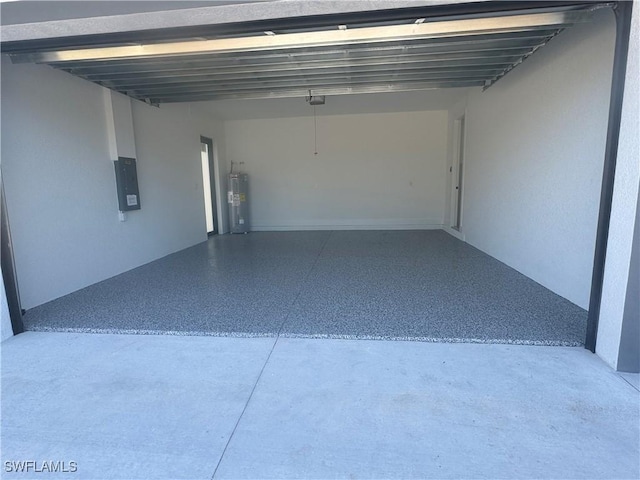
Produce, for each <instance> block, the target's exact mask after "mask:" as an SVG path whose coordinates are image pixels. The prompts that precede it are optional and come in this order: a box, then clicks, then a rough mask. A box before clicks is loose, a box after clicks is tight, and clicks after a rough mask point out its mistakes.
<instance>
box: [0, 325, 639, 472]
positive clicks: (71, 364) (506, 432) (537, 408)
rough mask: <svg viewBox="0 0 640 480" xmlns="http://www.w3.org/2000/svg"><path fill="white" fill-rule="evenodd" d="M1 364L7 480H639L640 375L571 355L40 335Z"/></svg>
mask: <svg viewBox="0 0 640 480" xmlns="http://www.w3.org/2000/svg"><path fill="white" fill-rule="evenodd" d="M1 348H2V436H1V440H2V445H1V446H2V478H7V479H11V478H21V479H22V478H49V477H53V478H83V479H101V478H110V479H156V478H172V479H211V478H380V479H382V478H385V479H386V478H504V479H507V478H563V479H566V478H590V479H591V478H612V479H613V478H615V479H622V478H630V479H631V478H638V477H639V476H640V466H639V458H640V451H639V434H640V429H639V420H640V419H639V395H640V394H639V392H638V390H637V389H636V388H634V386H632V384H631V383H633V382H634V381H636V382H637V376H635V377H634V376H631V377H629V378H628V380H629V381H627V380H625V379H624V378H623V377H622V376H621V375H618V374H617V373H616V372H614V371H613V370H611V369H610V368H609V367H607V366H606V365H605V364H603V363H602V362H601V361H600V360H599V359H598V358H597V357H596V356H595V355H592V354H591V353H589V352H588V351H586V350H584V349H582V348H571V347H534V346H515V345H486V344H482V345H479V344H478V345H476V344H440V343H421V342H402V341H369V340H335V339H332V340H329V339H324V340H322V339H302V338H300V339H298V338H273V337H265V338H228V337H227V338H222V337H196V336H168V335H158V336H155V335H100V334H79V333H43V332H27V333H24V334H22V335H19V336H17V337H13V338H10V339H9V340H7V341H5V342H3V343H2V344H1ZM630 382H631V383H630ZM19 462H22V463H19ZM25 462H28V463H25ZM53 469H57V470H58V472H56V473H48V474H46V473H45V472H46V471H47V470H53ZM16 470H21V471H22V472H20V473H16ZM27 470H28V472H27ZM62 470H65V471H64V472H63V471H62ZM72 470H73V471H72Z"/></svg>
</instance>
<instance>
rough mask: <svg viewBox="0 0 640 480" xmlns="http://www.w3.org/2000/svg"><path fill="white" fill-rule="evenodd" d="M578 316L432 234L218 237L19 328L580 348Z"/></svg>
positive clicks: (516, 276)
mask: <svg viewBox="0 0 640 480" xmlns="http://www.w3.org/2000/svg"><path fill="white" fill-rule="evenodd" d="M586 316H587V314H586V311H584V310H583V309H581V308H579V307H577V306H575V305H574V304H572V303H570V302H569V301H567V300H565V299H563V298H561V297H560V296H558V295H556V294H554V293H552V292H551V291H549V290H547V289H546V288H544V287H542V286H541V285H539V284H537V283H536V282H534V281H532V280H530V279H529V278H527V277H525V276H524V275H521V274H520V273H518V272H516V271H515V270H513V269H511V268H509V267H507V266H506V265H504V264H503V263H501V262H499V261H497V260H495V259H494V258H492V257H490V256H488V255H486V254H484V253H482V252H480V251H479V250H477V249H475V248H473V247H471V246H470V245H468V244H466V243H464V242H461V241H459V240H457V239H455V238H453V237H452V236H450V235H448V234H447V233H445V232H442V231H437V230H436V231H332V232H327V231H320V232H253V233H250V234H248V235H233V236H231V235H223V236H216V237H212V238H211V239H210V240H209V241H208V242H205V243H202V244H199V245H196V246H195V247H192V248H189V249H186V250H183V251H181V252H178V253H175V254H173V255H170V256H168V257H165V258H162V259H160V260H157V261H155V262H152V263H149V264H147V265H144V266H142V267H139V268H137V269H134V270H132V271H129V272H126V273H124V274H122V275H118V276H117V277H114V278H111V279H108V280H106V281H103V282H100V283H98V284H96V285H92V286H90V287H88V288H85V289H82V290H80V291H78V292H75V293H72V294H70V295H67V296H65V297H62V298H60V299H57V300H54V301H52V302H49V303H47V304H44V305H42V306H39V307H36V308H33V309H31V310H29V311H28V312H27V314H26V315H25V317H24V321H25V325H26V328H27V329H28V330H34V331H77V332H102V333H110V332H128V333H168V332H169V333H174V334H186V335H223V336H225V335H226V336H256V337H259V336H276V335H278V333H280V334H281V335H282V336H288V337H319V338H347V339H355V338H358V339H404V340H423V341H445V342H458V341H465V342H480V343H525V344H535V345H565V346H575V345H581V344H582V343H583V341H584V335H585V331H586Z"/></svg>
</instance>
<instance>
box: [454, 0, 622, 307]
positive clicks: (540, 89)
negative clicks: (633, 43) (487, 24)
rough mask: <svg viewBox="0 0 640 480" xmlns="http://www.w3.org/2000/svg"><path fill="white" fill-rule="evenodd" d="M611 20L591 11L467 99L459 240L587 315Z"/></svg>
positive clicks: (608, 15)
mask: <svg viewBox="0 0 640 480" xmlns="http://www.w3.org/2000/svg"><path fill="white" fill-rule="evenodd" d="M614 43H615V19H614V17H613V14H612V13H611V11H609V10H602V11H599V12H597V15H596V19H595V21H594V22H593V23H589V24H584V25H576V26H575V27H573V28H571V29H568V30H566V31H565V32H563V33H561V34H560V35H559V36H558V37H557V38H554V39H553V40H551V42H550V43H549V44H548V45H547V46H546V47H544V48H543V49H541V50H540V51H539V52H537V53H535V54H534V55H533V56H532V57H531V58H529V59H527V60H526V61H525V62H524V63H523V64H522V65H520V66H518V67H517V68H516V69H514V70H513V71H512V72H511V73H509V74H508V75H507V76H506V77H504V78H503V79H501V80H499V81H498V82H497V83H496V84H495V85H493V86H492V87H491V88H489V89H488V90H486V91H484V92H482V91H479V90H478V91H474V92H472V93H470V94H469V98H468V103H467V110H466V150H465V171H464V202H463V222H462V230H463V232H464V234H465V237H466V240H467V241H468V242H469V243H471V244H472V245H474V246H476V247H478V248H480V249H481V250H483V251H485V252H487V253H488V254H490V255H492V256H494V257H496V258H497V259H498V260H501V261H503V262H504V263H506V264H507V265H510V266H511V267H513V268H515V269H516V270H518V271H520V272H522V273H523V274H525V275H527V276H528V277H530V278H532V279H533V280H535V281H537V282H538V283H540V284H542V285H544V286H545V287H547V288H549V289H550V290H552V291H554V292H556V293H558V294H559V295H561V296H563V297H565V298H567V299H569V300H570V301H572V302H573V303H575V304H577V305H579V306H580V307H582V308H585V309H586V308H588V304H589V294H590V286H591V272H592V268H593V254H594V248H595V236H596V226H597V219H598V207H599V199H600V185H601V181H602V165H603V159H604V150H605V142H606V133H607V123H608V109H609V95H610V85H611V72H612V65H613V51H614Z"/></svg>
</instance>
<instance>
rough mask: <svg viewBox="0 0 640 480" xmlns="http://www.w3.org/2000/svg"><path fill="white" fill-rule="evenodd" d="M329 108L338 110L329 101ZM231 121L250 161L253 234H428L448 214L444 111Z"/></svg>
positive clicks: (238, 154)
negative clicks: (407, 230) (336, 230)
mask: <svg viewBox="0 0 640 480" xmlns="http://www.w3.org/2000/svg"><path fill="white" fill-rule="evenodd" d="M330 101H339V99H335V98H332V99H330ZM307 108H308V109H309V110H308V111H309V115H307V116H305V117H296V118H271V119H265V120H255V119H254V120H237V121H227V122H225V140H226V148H227V150H226V152H227V160H228V161H235V162H240V161H243V162H245V165H244V168H243V170H244V171H246V172H247V173H248V174H249V176H250V177H249V182H250V183H249V189H250V190H249V191H250V199H249V202H250V216H251V219H250V221H251V226H252V227H251V228H252V229H254V230H288V229H294V230H295V229H315V228H320V229H330V228H430V227H439V226H441V225H442V222H443V217H444V206H445V177H446V175H445V169H446V155H447V145H446V138H447V112H446V111H431V112H405V113H384V114H363V115H330V116H325V115H322V108H323V107H322V106H320V107H317V111H318V113H319V116H318V118H317V124H318V133H317V138H318V155H314V128H313V122H314V121H313V117H312V116H311V115H310V114H311V112H312V110H311V107H308V106H307Z"/></svg>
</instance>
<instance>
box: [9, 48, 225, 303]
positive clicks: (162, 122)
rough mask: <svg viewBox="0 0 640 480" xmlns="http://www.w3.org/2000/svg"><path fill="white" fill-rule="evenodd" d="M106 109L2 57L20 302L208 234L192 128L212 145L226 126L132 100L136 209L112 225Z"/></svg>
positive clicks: (56, 79)
mask: <svg viewBox="0 0 640 480" xmlns="http://www.w3.org/2000/svg"><path fill="white" fill-rule="evenodd" d="M104 108H105V104H104V101H103V88H102V87H100V86H98V85H95V84H92V83H89V82H86V81H84V80H81V79H79V78H75V77H73V76H71V75H68V74H66V73H64V72H60V71H56V70H53V69H51V68H49V67H45V66H39V65H12V64H11V63H10V62H8V61H7V60H6V59H3V64H2V169H3V178H4V184H5V190H6V199H7V207H8V210H9V214H10V217H11V224H12V225H11V227H12V235H13V243H14V249H15V263H16V270H17V277H18V284H19V288H20V295H21V300H22V307H23V308H25V309H28V308H31V307H34V306H36V305H39V304H41V303H44V302H47V301H49V300H52V299H54V298H57V297H60V296H62V295H65V294H67V293H70V292H73V291H75V290H77V289H80V288H82V287H85V286H87V285H90V284H93V283H95V282H98V281H100V280H103V279H105V278H108V277H111V276H113V275H116V274H119V273H121V272H124V271H126V270H129V269H131V268H134V267H136V266H139V265H141V264H144V263H147V262H149V261H152V260H154V259H157V258H159V257H162V256H164V255H167V254H169V253H172V252H175V251H177V250H181V249H183V248H186V247H189V246H191V245H193V244H195V243H198V242H201V241H204V240H206V227H205V218H204V215H205V214H204V201H203V195H202V173H201V166H200V135H205V136H208V137H213V138H214V139H216V140H219V139H220V138H221V137H222V124H221V123H219V122H216V121H215V120H214V119H212V118H210V117H207V116H204V115H201V114H200V113H199V112H198V111H196V110H195V109H194V108H193V107H191V106H189V105H173V106H163V107H161V108H155V107H151V106H148V105H146V104H143V103H141V102H133V104H132V113H133V127H134V133H135V145H136V150H137V164H138V180H139V187H140V198H141V205H142V210H140V211H133V212H129V213H128V214H127V221H126V222H120V221H119V220H118V203H117V196H116V189H115V174H114V167H113V162H112V160H113V159H112V158H111V156H110V153H109V145H108V135H107V128H106V115H105V110H104ZM221 168H222V169H223V171H226V164H224V162H223V164H222V166H221Z"/></svg>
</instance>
